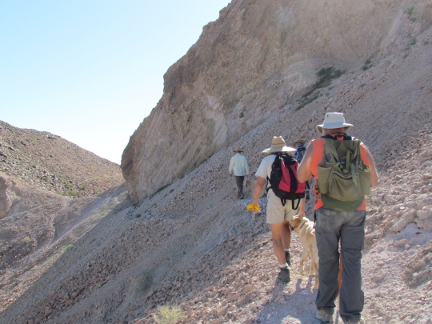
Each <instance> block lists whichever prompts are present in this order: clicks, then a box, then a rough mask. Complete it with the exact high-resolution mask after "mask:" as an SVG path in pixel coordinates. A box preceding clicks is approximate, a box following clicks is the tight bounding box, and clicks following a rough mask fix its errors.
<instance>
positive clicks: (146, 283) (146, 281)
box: [138, 271, 153, 293]
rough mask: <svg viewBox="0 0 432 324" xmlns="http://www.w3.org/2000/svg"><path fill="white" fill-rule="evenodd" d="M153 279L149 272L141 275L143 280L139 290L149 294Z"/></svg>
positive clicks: (140, 282) (140, 281)
mask: <svg viewBox="0 0 432 324" xmlns="http://www.w3.org/2000/svg"><path fill="white" fill-rule="evenodd" d="M152 284H153V278H152V276H151V274H150V272H149V271H144V272H143V273H142V274H141V278H140V280H139V282H138V290H139V291H140V292H142V293H145V292H147V290H148V289H149V288H150V287H151V286H152Z"/></svg>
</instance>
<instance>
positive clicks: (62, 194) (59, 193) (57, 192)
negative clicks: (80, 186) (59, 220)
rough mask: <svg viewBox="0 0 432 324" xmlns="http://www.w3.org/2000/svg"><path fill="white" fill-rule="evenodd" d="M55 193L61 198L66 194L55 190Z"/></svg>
mask: <svg viewBox="0 0 432 324" xmlns="http://www.w3.org/2000/svg"><path fill="white" fill-rule="evenodd" d="M55 192H56V194H58V195H60V196H63V197H64V196H66V193H64V192H63V191H60V190H56V191H55Z"/></svg>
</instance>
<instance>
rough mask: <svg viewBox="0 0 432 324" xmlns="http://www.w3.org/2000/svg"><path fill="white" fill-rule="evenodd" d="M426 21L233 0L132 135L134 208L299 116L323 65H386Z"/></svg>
mask: <svg viewBox="0 0 432 324" xmlns="http://www.w3.org/2000/svg"><path fill="white" fill-rule="evenodd" d="M431 17H432V3H431V1H399V0H365V1H361V2H359V1H354V0H343V1H342V0H338V1H324V0H318V1H316V0H302V1H292V0H272V1H258V0H233V1H232V2H231V3H230V4H229V5H228V6H227V7H226V8H225V9H223V10H221V12H220V16H219V19H218V20H217V21H215V22H212V23H210V24H208V25H207V26H205V27H204V29H203V33H202V35H201V36H200V38H199V40H198V41H197V43H196V44H195V45H194V46H192V47H191V48H190V50H189V51H188V52H187V54H186V55H185V56H184V57H182V58H181V59H180V60H179V61H178V62H176V63H175V64H173V65H172V66H171V67H170V69H169V70H168V71H167V73H166V74H165V76H164V94H163V96H162V98H161V100H160V101H159V103H158V104H157V106H156V107H155V108H154V109H153V111H152V112H151V114H150V115H149V116H148V117H147V118H145V119H144V121H143V122H142V123H141V125H140V126H139V128H138V129H137V130H136V131H135V133H134V134H133V135H132V136H131V139H130V141H129V144H128V145H127V147H126V148H125V150H124V152H123V156H122V163H121V168H122V171H123V176H124V178H125V179H126V181H127V185H128V191H129V194H130V196H131V198H132V200H133V201H134V202H135V203H137V202H139V201H141V200H142V199H144V198H145V197H147V196H149V195H151V194H153V193H155V192H156V191H157V190H158V189H160V188H162V187H163V186H165V185H167V184H169V183H171V182H172V181H174V180H175V179H176V178H179V177H182V176H183V175H184V174H185V173H187V172H189V171H190V170H192V169H193V168H195V167H196V166H197V165H199V164H200V163H201V162H202V161H204V160H205V159H207V158H209V157H210V156H211V155H212V154H214V153H215V152H217V151H218V150H220V149H221V148H226V147H228V146H230V145H232V143H234V142H235V141H237V140H238V139H239V138H240V137H241V136H242V135H244V134H246V133H247V132H248V131H250V130H251V129H252V128H253V127H256V126H257V125H259V124H260V123H261V122H263V121H264V120H266V119H267V118H269V117H270V116H271V115H272V114H273V113H274V112H275V111H278V110H279V109H280V108H284V107H285V108H286V107H292V108H295V107H294V105H295V102H296V100H297V99H299V97H300V96H301V95H302V94H304V93H305V92H306V91H307V90H308V88H310V87H311V85H312V84H313V83H314V82H315V80H316V72H317V70H319V69H321V68H323V67H325V64H340V66H344V65H347V64H348V65H349V64H362V62H364V61H365V60H366V59H368V58H371V57H374V58H375V59H381V60H382V59H385V58H386V57H388V56H391V55H392V52H393V51H394V50H395V48H400V47H401V46H409V44H410V42H413V39H414V36H413V35H416V34H418V33H420V32H421V31H423V30H425V29H426V28H427V27H428V26H430V21H431ZM317 59H319V60H317ZM323 60H324V61H323ZM325 60H331V63H330V61H327V63H326V61H325ZM335 62H336V63H335ZM292 113H295V112H294V109H293V110H292ZM288 126H289V125H288Z"/></svg>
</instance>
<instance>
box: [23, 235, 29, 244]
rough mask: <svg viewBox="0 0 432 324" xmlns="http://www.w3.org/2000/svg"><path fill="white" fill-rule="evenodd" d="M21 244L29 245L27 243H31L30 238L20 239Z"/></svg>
mask: <svg viewBox="0 0 432 324" xmlns="http://www.w3.org/2000/svg"><path fill="white" fill-rule="evenodd" d="M22 242H23V243H29V242H31V238H30V236H26V237H24V238H23V239H22Z"/></svg>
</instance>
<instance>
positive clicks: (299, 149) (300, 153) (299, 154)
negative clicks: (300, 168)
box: [294, 145, 306, 163]
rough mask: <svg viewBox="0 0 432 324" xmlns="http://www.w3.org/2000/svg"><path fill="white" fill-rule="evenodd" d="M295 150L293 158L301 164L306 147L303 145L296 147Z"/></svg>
mask: <svg viewBox="0 0 432 324" xmlns="http://www.w3.org/2000/svg"><path fill="white" fill-rule="evenodd" d="M296 150H297V151H296V152H295V154H294V156H295V158H296V160H297V162H298V163H301V161H302V160H303V157H304V155H305V152H306V146H304V145H299V146H296Z"/></svg>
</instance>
